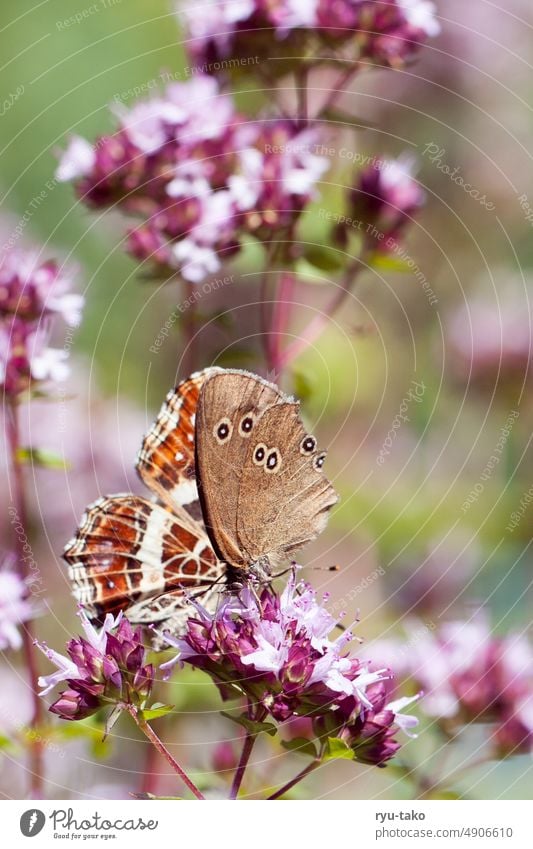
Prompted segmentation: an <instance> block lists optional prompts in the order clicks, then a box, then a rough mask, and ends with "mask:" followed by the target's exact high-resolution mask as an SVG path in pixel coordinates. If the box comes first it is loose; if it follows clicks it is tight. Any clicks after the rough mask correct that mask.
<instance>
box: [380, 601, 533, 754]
mask: <svg viewBox="0 0 533 849" xmlns="http://www.w3.org/2000/svg"><path fill="white" fill-rule="evenodd" d="M367 655H368V657H369V658H371V659H372V661H373V662H374V663H373V664H372V665H378V666H379V665H381V664H382V663H383V662H384V661H387V662H391V661H392V662H393V663H394V664H395V668H396V669H397V671H398V674H399V675H400V676H401V675H402V672H403V674H404V675H408V676H409V677H411V678H412V679H413V680H414V681H415V682H416V684H417V686H419V687H421V689H422V690H423V692H424V698H423V699H422V701H421V707H422V709H423V710H424V712H425V713H426V714H428V715H429V716H431V717H434V718H436V719H437V720H438V721H439V722H440V723H441V724H442V727H443V728H444V729H445V730H447V731H453V729H454V728H455V727H457V726H460V725H467V724H470V723H472V722H483V723H491V724H492V725H493V732H492V737H491V739H492V743H493V746H494V748H495V752H496V754H497V755H498V756H499V757H502V756H505V755H512V754H521V753H524V752H529V751H531V749H532V747H533V652H532V650H531V645H530V644H529V642H528V640H527V639H526V638H525V637H524V636H522V635H520V634H508V635H507V636H502V637H499V636H494V635H493V634H492V633H491V630H490V625H489V622H488V620H487V618H486V617H485V616H483V615H482V614H478V615H477V616H476V617H475V618H474V619H473V620H470V621H468V622H460V621H457V622H449V623H446V624H444V625H443V626H442V627H441V628H440V629H439V630H438V631H435V632H434V633H431V632H429V631H428V630H427V629H425V628H421V629H420V628H419V629H415V628H414V626H413V634H412V636H411V638H410V639H409V641H408V643H407V645H406V646H405V647H404V649H403V651H402V652H401V653H398V651H397V650H394V651H392V652H391V646H390V645H387V644H384V643H380V642H379V641H377V642H376V643H374V644H373V645H372V646H370V647H369V649H368V651H367ZM402 667H403V668H402Z"/></svg>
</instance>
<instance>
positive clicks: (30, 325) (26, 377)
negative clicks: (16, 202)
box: [0, 249, 83, 398]
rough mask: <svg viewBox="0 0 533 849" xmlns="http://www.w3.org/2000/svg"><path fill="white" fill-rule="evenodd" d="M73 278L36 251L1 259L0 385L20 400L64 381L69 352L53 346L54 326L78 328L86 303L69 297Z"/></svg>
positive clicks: (75, 296)
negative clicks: (55, 320)
mask: <svg viewBox="0 0 533 849" xmlns="http://www.w3.org/2000/svg"><path fill="white" fill-rule="evenodd" d="M71 282H72V274H71V273H70V272H68V271H67V272H65V271H64V270H62V269H60V267H59V266H58V264H57V263H56V262H54V261H48V262H42V261H40V259H39V256H38V253H37V252H36V251H33V250H19V249H16V250H15V249H11V250H6V251H5V252H4V253H3V254H1V255H0V385H1V386H2V388H3V390H4V392H5V393H6V394H7V395H8V396H9V397H11V398H16V397H18V396H19V395H21V394H22V393H24V392H27V391H28V390H29V389H31V388H33V387H34V386H35V385H37V384H43V383H46V382H48V381H63V380H64V379H65V378H66V377H67V375H68V367H67V365H66V360H67V359H68V352H67V351H66V350H62V349H56V348H51V347H49V345H48V341H49V337H50V331H51V322H52V319H53V318H54V317H55V316H60V317H61V318H62V319H63V320H64V321H65V322H67V323H68V324H70V325H72V326H76V325H78V324H79V322H80V318H81V308H82V305H83V297H82V296H81V295H79V294H76V293H75V292H71V291H70V286H71Z"/></svg>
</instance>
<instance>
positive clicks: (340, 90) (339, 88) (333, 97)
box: [317, 62, 361, 117]
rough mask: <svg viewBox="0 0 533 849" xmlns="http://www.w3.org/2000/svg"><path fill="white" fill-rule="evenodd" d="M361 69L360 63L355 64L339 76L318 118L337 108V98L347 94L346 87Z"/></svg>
mask: <svg viewBox="0 0 533 849" xmlns="http://www.w3.org/2000/svg"><path fill="white" fill-rule="evenodd" d="M360 68H361V65H360V63H359V62H355V63H354V64H352V65H349V66H348V67H347V68H346V69H345V70H344V71H343V72H342V73H341V74H339V76H338V77H337V79H336V80H335V81H334V82H333V83H332V85H331V88H330V92H329V94H328V96H327V98H326V99H325V101H324V103H323V104H322V106H321V107H320V111H319V114H318V116H317V117H320V116H321V115H323V114H324V113H325V112H327V110H328V109H331V108H332V106H335V103H336V101H337V98H338V97H340V95H342V94H345V89H344V86H345V85H347V83H349V82H350V80H351V79H352V77H353V76H355V74H356V73H357V72H358V71H359V70H360Z"/></svg>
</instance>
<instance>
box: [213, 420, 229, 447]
mask: <svg viewBox="0 0 533 849" xmlns="http://www.w3.org/2000/svg"><path fill="white" fill-rule="evenodd" d="M232 431H233V425H232V424H231V422H230V420H229V419H221V420H220V421H219V423H218V424H217V425H215V427H214V429H213V436H214V437H215V439H216V441H217V442H218V444H219V445H223V444H224V443H225V442H227V441H228V439H229V438H230V437H231V434H232Z"/></svg>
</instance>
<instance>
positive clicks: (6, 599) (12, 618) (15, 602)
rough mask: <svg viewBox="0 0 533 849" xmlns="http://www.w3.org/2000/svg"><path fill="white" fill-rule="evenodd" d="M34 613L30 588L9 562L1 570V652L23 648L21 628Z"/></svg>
mask: <svg viewBox="0 0 533 849" xmlns="http://www.w3.org/2000/svg"><path fill="white" fill-rule="evenodd" d="M33 613H34V611H33V609H32V605H31V604H30V601H29V600H28V586H27V584H26V583H25V582H24V581H23V580H22V579H21V578H20V577H19V575H18V574H17V573H16V572H15V571H14V570H13V568H12V567H11V564H10V563H9V560H8V559H6V561H5V562H4V563H3V564H2V568H1V569H0V650H1V651H4V650H5V649H14V650H17V649H19V648H20V647H21V646H22V637H21V635H20V633H19V630H18V629H19V626H20V625H23V623H24V622H27V621H28V619H31V617H32V615H33Z"/></svg>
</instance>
